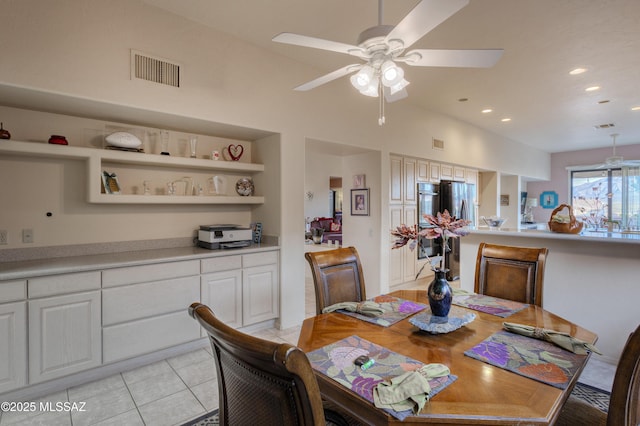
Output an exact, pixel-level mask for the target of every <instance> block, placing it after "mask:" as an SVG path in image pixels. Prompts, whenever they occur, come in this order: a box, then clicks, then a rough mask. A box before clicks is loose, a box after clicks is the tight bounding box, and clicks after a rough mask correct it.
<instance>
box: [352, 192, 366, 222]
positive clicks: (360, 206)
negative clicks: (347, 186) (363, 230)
mask: <svg viewBox="0 0 640 426" xmlns="http://www.w3.org/2000/svg"><path fill="white" fill-rule="evenodd" d="M351 216H369V188H364V189H352V190H351Z"/></svg>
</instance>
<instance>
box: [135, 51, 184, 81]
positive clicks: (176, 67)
mask: <svg viewBox="0 0 640 426" xmlns="http://www.w3.org/2000/svg"><path fill="white" fill-rule="evenodd" d="M180 68H181V65H180V64H178V63H175V62H170V61H168V60H167V59H163V58H159V57H157V56H152V55H148V54H146V53H143V52H139V51H137V50H131V79H132V80H135V79H137V80H146V81H152V82H154V83H159V84H164V85H166V86H173V87H180Z"/></svg>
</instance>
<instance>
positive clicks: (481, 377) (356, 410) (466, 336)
mask: <svg viewBox="0 0 640 426" xmlns="http://www.w3.org/2000/svg"><path fill="white" fill-rule="evenodd" d="M390 296H394V297H398V298H401V299H405V300H410V301H415V302H419V303H424V304H427V305H428V300H427V298H426V291H425V290H398V291H394V292H392V293H390ZM427 309H428V308H427ZM459 309H465V310H468V311H469V312H473V313H475V314H476V318H475V319H474V320H473V321H472V322H470V323H469V324H466V325H464V326H463V327H461V328H459V329H457V330H455V331H452V332H449V333H443V334H431V333H428V332H425V331H422V330H420V329H419V328H418V327H416V326H415V325H413V324H411V323H410V322H409V318H410V317H407V318H405V319H403V320H401V321H399V322H397V323H395V324H392V325H390V326H388V327H382V326H380V325H377V324H372V323H370V322H365V321H362V320H361V319H358V318H354V317H351V316H347V315H345V314H342V313H340V312H331V313H326V314H321V315H317V316H315V317H312V318H308V319H306V320H305V321H304V322H303V325H302V330H301V332H300V337H299V340H298V346H299V347H300V348H301V349H302V350H304V351H305V352H311V351H314V350H317V349H320V348H323V347H325V346H327V345H330V344H332V343H334V342H336V341H339V340H341V339H344V338H347V337H349V336H353V335H356V336H358V337H360V338H361V339H365V340H367V341H369V342H373V343H375V344H377V345H380V346H383V347H385V348H389V349H390V350H393V351H395V352H397V353H399V354H402V355H405V356H407V357H410V358H413V359H415V360H417V361H420V362H422V363H425V364H428V363H441V364H444V365H446V366H448V367H449V369H450V371H451V374H454V375H456V376H457V379H456V380H455V381H454V382H453V383H451V384H450V385H449V386H447V387H446V388H444V389H443V390H442V391H440V392H439V393H438V394H437V395H435V396H434V397H433V398H431V399H430V400H429V401H428V402H427V403H426V405H425V406H424V408H423V410H422V411H421V412H420V413H419V415H411V416H409V417H407V418H406V419H404V421H400V420H398V419H397V418H395V417H393V416H391V415H389V414H388V413H387V412H385V411H383V410H380V409H378V408H376V407H375V406H374V404H373V403H372V402H369V401H368V400H366V399H365V398H363V397H361V396H360V395H358V394H357V393H355V392H354V391H352V390H351V389H348V388H347V387H345V386H344V385H342V384H340V383H338V382H337V381H335V380H333V379H332V378H330V377H328V376H327V375H325V374H323V373H322V372H320V371H317V370H316V371H315V373H316V377H317V379H318V384H319V387H320V391H321V394H322V397H323V399H325V400H327V401H330V402H331V403H333V404H335V405H336V406H338V407H340V409H341V410H344V412H345V413H347V414H348V415H350V416H352V417H353V418H355V419H357V420H358V421H360V422H362V423H363V424H367V425H391V424H397V425H410V424H456V425H552V424H553V423H554V422H555V420H556V418H557V416H558V414H559V412H560V410H561V408H562V406H563V405H564V403H565V401H566V399H567V398H568V397H569V395H570V393H571V391H572V390H573V387H574V385H575V383H576V382H577V380H578V377H579V376H580V373H581V372H582V370H583V368H584V365H585V364H586V362H587V360H588V358H589V355H587V356H584V357H582V358H581V360H582V361H581V365H579V368H578V370H577V372H576V374H575V375H574V376H573V377H572V378H571V380H570V382H569V383H568V385H567V386H566V388H565V389H561V388H558V387H554V386H551V385H549V384H546V383H542V382H540V381H536V380H533V379H531V378H529V377H524V376H521V375H518V374H515V373H514V372H512V371H508V370H506V369H503V368H500V367H496V366H493V365H490V364H488V363H485V362H482V361H480V360H478V359H474V358H471V357H469V356H467V355H465V354H464V352H465V351H467V350H469V349H470V348H472V347H474V346H475V345H477V344H479V343H480V342H482V341H483V340H484V339H487V338H488V337H490V336H491V335H493V334H494V333H496V332H498V331H500V330H502V329H503V322H505V321H508V322H513V323H519V324H526V325H532V326H535V327H541V328H546V329H553V330H557V331H562V332H567V333H570V334H571V335H572V336H574V337H577V338H579V339H581V340H583V341H585V342H588V343H595V341H596V340H597V336H596V335H595V334H594V333H592V332H590V331H588V330H586V329H584V328H582V327H580V326H578V325H576V324H573V323H571V322H569V321H567V320H565V319H563V318H561V317H559V316H557V315H554V314H553V313H551V312H547V311H545V310H544V309H542V308H540V307H538V306H534V305H526V307H525V308H524V309H522V310H520V311H518V312H516V313H514V314H512V315H510V316H509V317H508V318H502V317H500V316H496V315H492V314H488V313H483V312H479V311H477V310H471V309H467V308H459Z"/></svg>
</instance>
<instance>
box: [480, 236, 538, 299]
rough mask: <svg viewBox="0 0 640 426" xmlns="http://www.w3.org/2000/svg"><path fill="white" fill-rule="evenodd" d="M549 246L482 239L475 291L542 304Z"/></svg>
mask: <svg viewBox="0 0 640 426" xmlns="http://www.w3.org/2000/svg"><path fill="white" fill-rule="evenodd" d="M548 252H549V250H548V249H546V248H529V247H511V246H502V245H496V244H487V243H480V246H479V247H478V257H477V259H476V277H475V284H474V291H475V292H476V293H479V294H486V295H489V296H494V297H499V298H501V299H508V300H514V301H516V302H522V303H529V304H532V305H537V306H542V286H543V280H544V264H545V261H546V258H547V253H548Z"/></svg>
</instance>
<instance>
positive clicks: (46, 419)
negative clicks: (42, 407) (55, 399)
mask: <svg viewBox="0 0 640 426" xmlns="http://www.w3.org/2000/svg"><path fill="white" fill-rule="evenodd" d="M24 414H30V415H27V416H25V415H24ZM0 425H2V426H24V425H29V426H71V415H70V414H69V413H68V412H63V411H62V412H54V411H47V412H42V411H36V412H29V413H25V412H19V413H15V412H9V413H2V417H0Z"/></svg>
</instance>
